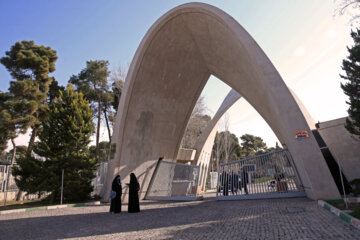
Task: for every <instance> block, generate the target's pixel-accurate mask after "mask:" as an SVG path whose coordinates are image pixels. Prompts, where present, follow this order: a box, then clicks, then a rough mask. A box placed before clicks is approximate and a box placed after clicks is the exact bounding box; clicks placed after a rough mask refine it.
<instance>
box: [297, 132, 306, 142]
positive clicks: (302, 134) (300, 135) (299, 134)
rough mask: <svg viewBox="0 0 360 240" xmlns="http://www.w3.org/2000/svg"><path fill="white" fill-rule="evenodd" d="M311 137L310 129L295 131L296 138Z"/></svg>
mask: <svg viewBox="0 0 360 240" xmlns="http://www.w3.org/2000/svg"><path fill="white" fill-rule="evenodd" d="M308 137H309V133H308V131H295V138H296V139H298V140H301V139H305V138H308Z"/></svg>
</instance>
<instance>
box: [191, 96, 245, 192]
mask: <svg viewBox="0 0 360 240" xmlns="http://www.w3.org/2000/svg"><path fill="white" fill-rule="evenodd" d="M240 98H241V96H240V94H239V93H237V92H236V91H235V90H234V89H231V90H230V92H229V93H228V94H227V95H226V97H225V99H224V101H223V102H222V103H221V105H220V107H219V109H218V110H217V111H216V113H215V115H214V117H213V118H212V119H211V121H210V122H209V123H208V125H207V126H206V128H205V130H204V131H203V133H202V134H201V135H200V136H199V138H198V140H197V141H196V143H195V147H194V148H195V150H196V154H195V160H194V163H195V164H196V165H205V166H207V167H206V171H205V173H203V175H204V174H205V175H207V172H208V169H209V164H210V157H211V152H212V149H213V145H214V140H215V136H216V132H217V129H218V125H219V121H220V118H221V117H222V116H223V115H224V113H225V112H226V111H227V110H228V109H229V108H230V107H231V106H232V105H233V104H234V103H235V102H236V101H237V100H239V99H240ZM200 185H201V186H202V189H203V190H204V189H205V186H204V180H203V179H201V182H200Z"/></svg>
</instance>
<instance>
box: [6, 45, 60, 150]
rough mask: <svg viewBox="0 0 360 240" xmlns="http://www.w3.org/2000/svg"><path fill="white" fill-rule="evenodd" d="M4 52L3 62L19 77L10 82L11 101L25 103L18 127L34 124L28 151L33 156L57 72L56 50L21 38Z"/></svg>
mask: <svg viewBox="0 0 360 240" xmlns="http://www.w3.org/2000/svg"><path fill="white" fill-rule="evenodd" d="M5 55H6V56H5V57H2V58H1V59H0V62H1V63H2V64H3V65H4V66H5V67H6V68H7V70H8V71H9V72H10V74H11V76H12V77H13V78H14V79H15V80H16V81H11V82H10V88H9V91H10V94H11V97H12V101H13V102H14V103H13V104H17V105H18V106H22V108H21V109H20V112H19V114H18V115H21V114H22V116H21V117H22V120H21V121H20V122H21V124H20V123H17V128H21V129H23V130H24V129H25V128H28V126H31V127H32V134H31V138H30V141H29V146H28V152H27V153H28V155H30V154H31V150H32V145H33V143H34V142H35V138H36V135H37V132H38V130H39V128H40V121H41V119H42V118H43V117H45V115H46V97H47V92H48V90H49V85H50V84H51V81H52V78H51V77H49V73H51V72H54V71H55V62H56V60H57V56H56V51H54V50H52V49H51V48H50V47H44V46H39V45H36V44H35V43H34V41H21V42H17V43H15V44H14V45H13V46H12V47H11V49H10V51H7V52H6V53H5ZM20 113H21V114H20Z"/></svg>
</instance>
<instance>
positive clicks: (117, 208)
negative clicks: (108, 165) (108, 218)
mask: <svg viewBox="0 0 360 240" xmlns="http://www.w3.org/2000/svg"><path fill="white" fill-rule="evenodd" d="M127 185H128V186H129V203H128V212H129V213H133V212H140V206H139V190H140V185H139V182H138V181H137V179H136V176H135V174H134V173H131V174H130V183H129V184H127ZM111 190H112V191H114V192H116V196H115V197H114V198H113V199H111V204H110V212H114V213H119V212H121V195H122V186H121V179H120V175H117V176H116V177H115V178H114V180H113V182H112V186H111Z"/></svg>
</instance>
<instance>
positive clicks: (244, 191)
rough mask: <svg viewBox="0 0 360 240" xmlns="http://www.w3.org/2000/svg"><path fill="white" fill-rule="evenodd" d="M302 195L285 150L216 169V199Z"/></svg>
mask: <svg viewBox="0 0 360 240" xmlns="http://www.w3.org/2000/svg"><path fill="white" fill-rule="evenodd" d="M300 196H306V195H305V191H304V188H303V186H302V184H301V181H300V178H299V175H298V173H297V170H296V168H295V165H294V163H293V159H292V157H291V155H290V153H289V152H288V151H287V150H281V151H276V152H272V153H267V154H263V155H258V156H255V157H251V158H246V159H241V160H238V161H234V162H229V163H223V164H220V166H219V171H218V183H217V191H216V197H217V199H219V200H231V199H256V198H278V197H300Z"/></svg>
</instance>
